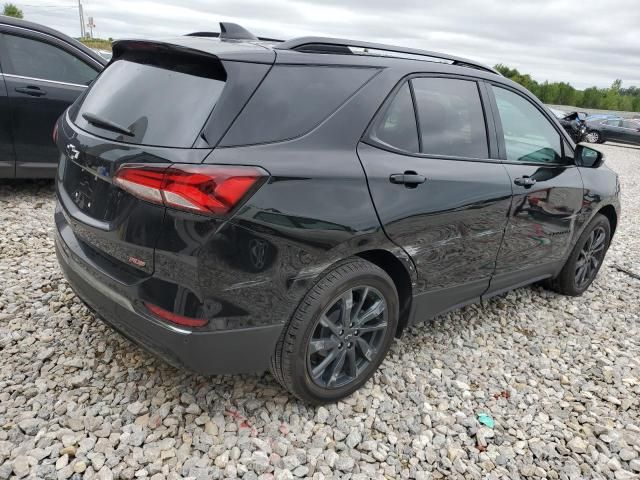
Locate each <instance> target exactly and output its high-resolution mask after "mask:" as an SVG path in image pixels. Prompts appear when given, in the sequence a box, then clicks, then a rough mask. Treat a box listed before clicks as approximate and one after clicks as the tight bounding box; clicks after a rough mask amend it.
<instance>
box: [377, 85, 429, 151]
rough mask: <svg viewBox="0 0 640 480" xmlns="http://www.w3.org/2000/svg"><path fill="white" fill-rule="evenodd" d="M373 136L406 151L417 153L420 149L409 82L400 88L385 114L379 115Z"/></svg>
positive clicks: (379, 140)
mask: <svg viewBox="0 0 640 480" xmlns="http://www.w3.org/2000/svg"><path fill="white" fill-rule="evenodd" d="M372 137H373V138H374V139H375V140H377V141H378V142H381V143H384V144H386V145H389V146H391V147H394V148H397V149H400V150H404V151H406V152H412V153H416V152H418V151H419V150H420V146H419V144H418V127H417V125H416V114H415V111H414V109H413V100H412V99H411V91H410V90H409V84H408V83H405V84H404V85H403V86H402V88H401V89H400V90H398V93H397V94H396V96H395V98H394V99H393V101H392V102H391V103H390V104H389V106H388V107H387V110H386V111H385V112H384V115H382V116H381V117H379V119H378V121H377V122H376V124H375V125H374V127H373V130H372Z"/></svg>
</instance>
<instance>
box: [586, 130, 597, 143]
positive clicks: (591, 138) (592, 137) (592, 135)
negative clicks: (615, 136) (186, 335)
mask: <svg viewBox="0 0 640 480" xmlns="http://www.w3.org/2000/svg"><path fill="white" fill-rule="evenodd" d="M586 139H587V142H589V143H598V141H599V140H600V134H599V133H598V132H589V133H587V136H586Z"/></svg>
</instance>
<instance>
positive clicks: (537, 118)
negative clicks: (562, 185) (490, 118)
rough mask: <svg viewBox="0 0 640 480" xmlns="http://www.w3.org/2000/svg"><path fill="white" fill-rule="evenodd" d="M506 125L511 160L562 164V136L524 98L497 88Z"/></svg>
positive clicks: (508, 151)
mask: <svg viewBox="0 0 640 480" xmlns="http://www.w3.org/2000/svg"><path fill="white" fill-rule="evenodd" d="M493 92H494V94H495V97H496V102H497V104H498V112H499V113H500V120H501V122H502V131H503V134H504V143H505V147H506V150H507V160H510V161H515V162H524V163H558V162H560V159H561V158H562V148H561V143H560V134H559V133H558V132H557V131H556V129H555V128H553V125H551V123H550V122H549V120H547V119H546V118H545V117H544V115H542V113H540V111H539V110H538V109H537V108H536V107H535V106H534V105H533V104H532V103H531V102H529V101H528V100H526V99H525V98H523V97H521V96H520V95H518V94H516V93H513V92H511V91H509V90H506V89H504V88H500V87H495V86H494V87H493Z"/></svg>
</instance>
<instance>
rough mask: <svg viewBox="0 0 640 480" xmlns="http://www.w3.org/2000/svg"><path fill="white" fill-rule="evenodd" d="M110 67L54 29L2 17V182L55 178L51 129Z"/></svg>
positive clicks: (0, 87) (0, 164)
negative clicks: (9, 179) (11, 179)
mask: <svg viewBox="0 0 640 480" xmlns="http://www.w3.org/2000/svg"><path fill="white" fill-rule="evenodd" d="M106 64H107V61H106V60H105V59H104V58H102V57H101V56H100V55H98V54H97V53H95V52H94V51H92V50H91V49H89V48H87V47H85V46H84V45H82V44H81V43H80V42H78V41H77V40H74V39H72V38H69V37H67V36H66V35H64V34H62V33H60V32H58V31H56V30H53V29H51V28H48V27H45V26H43V25H39V24H37V23H32V22H27V21H25V20H19V19H16V18H11V17H5V16H0V178H14V177H17V178H53V177H54V176H55V173H56V167H57V165H58V150H57V148H56V147H55V145H53V143H52V142H51V129H52V128H53V125H54V124H55V123H56V120H58V118H59V117H60V115H61V114H62V112H64V111H65V110H66V109H67V108H68V107H69V105H71V104H72V103H73V102H74V101H75V100H76V98H78V96H79V95H80V94H81V93H83V92H84V91H85V90H86V88H87V85H88V84H89V83H91V82H92V81H93V79H94V78H96V77H97V76H98V73H100V72H101V71H102V69H103V68H104V66H105V65H106Z"/></svg>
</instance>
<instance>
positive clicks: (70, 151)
mask: <svg viewBox="0 0 640 480" xmlns="http://www.w3.org/2000/svg"><path fill="white" fill-rule="evenodd" d="M67 155H68V156H69V158H70V159H71V160H77V159H78V157H79V156H80V152H79V151H78V149H77V148H76V147H74V146H73V145H71V144H68V145H67Z"/></svg>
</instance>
